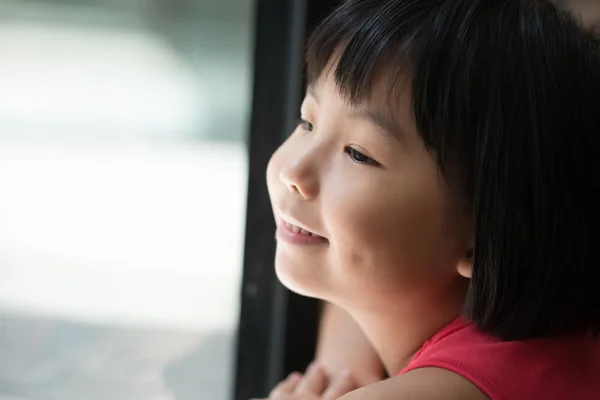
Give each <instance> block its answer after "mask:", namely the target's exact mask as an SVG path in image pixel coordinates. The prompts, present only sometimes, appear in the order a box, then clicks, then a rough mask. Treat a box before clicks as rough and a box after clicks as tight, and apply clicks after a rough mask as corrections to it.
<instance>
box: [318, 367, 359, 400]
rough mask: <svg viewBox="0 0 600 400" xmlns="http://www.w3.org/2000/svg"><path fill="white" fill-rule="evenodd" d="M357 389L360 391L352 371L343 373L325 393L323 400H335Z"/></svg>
mask: <svg viewBox="0 0 600 400" xmlns="http://www.w3.org/2000/svg"><path fill="white" fill-rule="evenodd" d="M356 389H358V383H357V382H356V380H355V379H354V377H353V376H352V374H351V373H350V371H343V372H342V373H340V374H338V375H337V376H336V377H335V379H333V380H332V382H331V383H330V384H329V387H328V388H327V390H325V393H323V397H322V400H335V399H337V398H338V397H342V396H343V395H345V394H346V393H350V392H351V391H353V390H356Z"/></svg>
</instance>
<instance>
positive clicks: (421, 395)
mask: <svg viewBox="0 0 600 400" xmlns="http://www.w3.org/2000/svg"><path fill="white" fill-rule="evenodd" d="M338 400H490V399H489V397H487V396H486V395H485V394H484V393H483V392H482V391H481V390H480V389H479V388H478V387H477V386H475V385H474V384H473V383H471V382H470V381H469V380H467V379H466V378H464V377H462V376H461V375H458V374H456V373H454V372H451V371H448V370H445V369H441V368H419V369H416V370H414V371H410V372H408V373H406V374H403V375H400V376H395V377H393V378H390V379H387V380H385V381H383V382H379V383H375V384H373V385H371V386H367V387H364V388H362V389H358V390H355V391H353V392H350V393H348V394H347V395H345V396H342V397H341V398H340V399H338Z"/></svg>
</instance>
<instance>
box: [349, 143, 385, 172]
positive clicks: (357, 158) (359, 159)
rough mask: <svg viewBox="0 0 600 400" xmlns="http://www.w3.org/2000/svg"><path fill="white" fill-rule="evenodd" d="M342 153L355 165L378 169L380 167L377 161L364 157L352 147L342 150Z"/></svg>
mask: <svg viewBox="0 0 600 400" xmlns="http://www.w3.org/2000/svg"><path fill="white" fill-rule="evenodd" d="M344 153H346V154H347V155H348V157H350V159H351V160H352V161H354V162H355V163H357V164H364V165H372V166H374V167H378V166H379V165H380V164H379V163H378V162H377V161H375V160H373V159H372V158H371V157H369V156H366V155H364V154H363V153H361V152H360V151H358V150H356V149H355V148H353V147H350V146H346V147H345V148H344Z"/></svg>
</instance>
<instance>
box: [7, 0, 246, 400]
mask: <svg viewBox="0 0 600 400" xmlns="http://www.w3.org/2000/svg"><path fill="white" fill-rule="evenodd" d="M253 14H254V5H253V1H252V0H228V1H225V0H210V1H207V0H197V1H194V0H176V1H175V0H154V1H141V0H109V1H106V0H85V1H75V0H29V1H22V0H0V88H1V89H0V192H1V195H0V354H2V355H3V356H2V358H1V360H0V397H1V398H15V399H17V398H19V399H20V398H23V399H25V398H32V399H40V400H45V399H57V400H58V399H60V400H81V399H86V400H105V399H114V400H120V399H127V400H137V399H139V400H154V399H156V400H163V399H164V400H168V399H177V400H186V399H214V400H220V399H226V398H229V397H230V395H231V391H232V385H233V379H232V374H233V360H234V354H233V352H234V335H235V331H236V325H237V321H238V308H239V307H238V301H239V285H240V279H241V272H242V258H243V257H242V253H243V239H244V221H245V211H246V187H247V173H248V170H247V156H246V145H245V140H246V131H247V126H248V115H249V109H250V104H249V103H250V98H251V96H250V90H251V87H252V85H251V79H252V51H253V44H252V38H253V36H254V35H253V32H254V31H253V29H254V28H253V20H252V19H253Z"/></svg>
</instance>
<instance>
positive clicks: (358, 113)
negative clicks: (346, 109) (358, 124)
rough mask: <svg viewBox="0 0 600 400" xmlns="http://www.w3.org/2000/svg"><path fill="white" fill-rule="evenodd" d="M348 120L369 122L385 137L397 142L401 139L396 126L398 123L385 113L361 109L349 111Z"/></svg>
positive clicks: (398, 128) (400, 131)
mask: <svg viewBox="0 0 600 400" xmlns="http://www.w3.org/2000/svg"><path fill="white" fill-rule="evenodd" d="M350 118H360V119H364V120H366V121H369V122H370V123H372V124H373V125H377V126H378V127H380V128H381V131H382V132H383V133H385V135H386V136H389V137H391V138H392V139H397V140H400V139H402V130H401V129H400V127H399V126H398V123H397V122H396V121H395V120H394V119H393V118H392V117H391V116H390V115H388V114H387V113H381V112H379V111H376V110H372V109H369V108H362V109H358V110H352V111H350Z"/></svg>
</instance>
